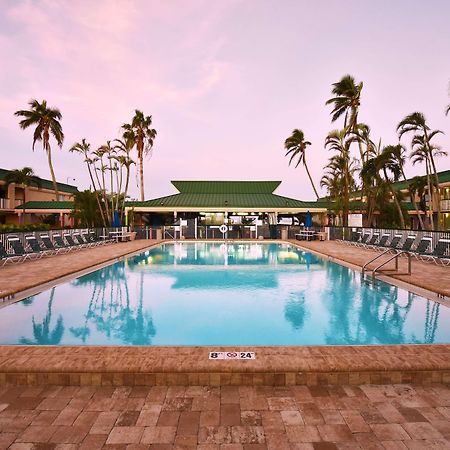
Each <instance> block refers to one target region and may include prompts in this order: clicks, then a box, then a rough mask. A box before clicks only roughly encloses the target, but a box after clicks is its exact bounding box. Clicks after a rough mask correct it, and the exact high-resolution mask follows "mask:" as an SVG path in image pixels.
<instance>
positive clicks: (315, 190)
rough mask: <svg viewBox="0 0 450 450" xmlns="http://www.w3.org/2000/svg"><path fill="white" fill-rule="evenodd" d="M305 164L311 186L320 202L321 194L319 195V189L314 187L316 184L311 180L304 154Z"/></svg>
mask: <svg viewBox="0 0 450 450" xmlns="http://www.w3.org/2000/svg"><path fill="white" fill-rule="evenodd" d="M303 164H304V166H305V169H306V173H307V174H308V178H309V181H310V182H311V186H312V188H313V190H314V194H316V197H317V200H319V194H318V193H317V189H316V187H315V186H314V182H313V180H312V178H311V174H310V173H309V170H308V166H307V165H306V159H305V154H304V153H303Z"/></svg>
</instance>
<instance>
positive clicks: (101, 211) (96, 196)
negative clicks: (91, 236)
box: [86, 157, 106, 228]
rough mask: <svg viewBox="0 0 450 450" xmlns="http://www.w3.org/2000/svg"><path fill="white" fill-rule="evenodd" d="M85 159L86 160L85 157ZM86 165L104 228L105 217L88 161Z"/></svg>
mask: <svg viewBox="0 0 450 450" xmlns="http://www.w3.org/2000/svg"><path fill="white" fill-rule="evenodd" d="M86 159H87V157H86ZM86 165H87V168H88V172H89V177H90V178H91V182H92V187H93V188H94V193H95V198H96V199H97V205H98V209H99V210H100V215H101V216H102V222H103V226H104V227H105V228H106V220H105V215H104V214H103V208H102V204H101V202H100V197H99V195H98V191H97V187H96V185H95V181H94V176H93V175H92V170H91V166H90V164H89V162H88V161H86ZM94 170H95V168H94Z"/></svg>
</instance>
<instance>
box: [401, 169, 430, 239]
mask: <svg viewBox="0 0 450 450" xmlns="http://www.w3.org/2000/svg"><path fill="white" fill-rule="evenodd" d="M401 170H402V176H403V179H404V180H405V181H406V175H405V172H404V171H403V168H402V169H401ZM408 192H409V198H410V199H411V203H412V204H413V205H414V209H415V210H416V214H417V218H418V219H419V225H420V229H421V230H424V229H425V227H424V225H423V220H422V216H421V215H420V211H419V207H418V206H417V202H416V199H415V197H414V195H413V193H412V192H411V188H410V187H409V186H408Z"/></svg>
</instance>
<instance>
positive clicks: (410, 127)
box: [397, 112, 446, 227]
mask: <svg viewBox="0 0 450 450" xmlns="http://www.w3.org/2000/svg"><path fill="white" fill-rule="evenodd" d="M397 132H398V137H399V139H401V138H402V136H403V135H404V134H405V133H411V132H413V133H415V134H414V137H417V136H418V135H423V150H424V152H425V155H426V157H427V159H428V160H429V162H430V169H431V174H432V176H433V183H432V185H431V188H432V190H431V191H430V192H429V195H430V203H431V204H433V196H434V193H435V194H436V203H437V205H436V206H437V208H436V209H437V214H438V224H439V225H438V226H439V227H440V224H441V222H442V214H441V195H440V192H439V177H438V174H437V170H436V165H435V162H434V156H435V155H434V153H436V152H435V150H437V149H438V147H436V146H433V145H432V144H431V142H430V141H431V139H432V138H433V137H434V136H436V135H437V134H440V133H442V131H440V130H434V131H430V127H429V126H428V124H427V121H426V118H425V116H424V115H423V114H422V113H421V112H413V113H412V114H409V115H408V116H406V117H405V118H404V119H403V120H402V121H400V123H399V124H398V125H397ZM414 137H413V139H414ZM440 154H446V153H445V152H443V153H442V152H441V153H440ZM431 209H432V210H433V211H434V208H433V207H432V208H431Z"/></svg>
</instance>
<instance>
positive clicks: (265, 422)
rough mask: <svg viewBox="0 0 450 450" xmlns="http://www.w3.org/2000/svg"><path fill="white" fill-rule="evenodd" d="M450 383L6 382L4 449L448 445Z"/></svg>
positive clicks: (0, 413) (0, 407)
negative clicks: (45, 384)
mask: <svg viewBox="0 0 450 450" xmlns="http://www.w3.org/2000/svg"><path fill="white" fill-rule="evenodd" d="M449 439H450V389H449V388H448V387H447V386H444V385H433V386H428V387H421V386H412V385H388V386H364V385H362V386H328V387H327V386H316V387H306V386H294V387H266V386H261V387H246V386H240V387H234V386H227V387H200V386H190V387H178V386H173V387H160V386H155V387H151V388H149V387H135V388H131V387H118V388H113V387H97V388H96V387H59V386H51V387H28V388H26V387H9V388H0V449H10V450H25V449H40V450H44V449H45V450H50V449H61V450H63V449H64V450H69V449H70V450H72V449H78V448H80V449H86V450H95V449H105V450H106V449H110V450H113V449H114V450H120V449H126V450H141V449H154V450H156V449H158V450H168V449H178V450H191V449H199V450H266V449H267V450H285V449H286V450H295V449H298V450H300V449H301V450H307V449H318V450H319V449H320V450H332V449H448V448H450V441H449Z"/></svg>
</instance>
